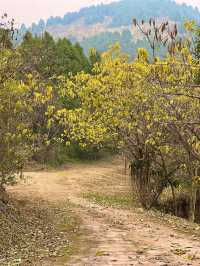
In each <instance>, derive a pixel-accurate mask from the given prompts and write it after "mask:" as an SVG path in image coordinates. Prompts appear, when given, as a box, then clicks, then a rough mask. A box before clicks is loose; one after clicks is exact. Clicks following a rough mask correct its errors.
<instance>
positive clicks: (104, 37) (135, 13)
mask: <svg viewBox="0 0 200 266" xmlns="http://www.w3.org/2000/svg"><path fill="white" fill-rule="evenodd" d="M133 18H137V19H149V18H156V19H158V20H163V19H168V20H170V21H172V22H176V23H177V24H178V25H181V24H183V22H184V21H185V20H195V21H197V22H198V23H199V22H200V12H199V10H198V9H197V8H193V7H192V6H187V5H186V4H182V5H180V4H177V3H176V2H175V1H173V0H121V1H119V2H113V3H111V4H107V5H105V4H101V5H98V6H91V7H87V8H83V9H81V10H80V11H79V12H72V13H67V14H66V15H65V16H64V17H50V18H49V19H48V20H47V21H46V22H45V21H43V20H40V21H39V23H38V24H35V23H33V24H32V26H31V28H29V29H27V28H26V26H25V25H22V26H21V29H20V32H21V35H23V34H24V33H25V32H26V31H27V30H30V31H31V32H32V33H33V34H35V35H41V34H42V33H43V32H44V31H48V32H49V33H50V34H52V35H53V36H54V37H55V38H61V37H67V38H69V39H70V40H71V41H72V42H76V41H78V42H80V44H81V45H82V46H83V48H84V49H85V51H86V52H87V51H88V49H89V48H90V47H96V48H97V49H98V50H100V51H103V50H105V49H107V48H108V46H109V45H111V44H112V43H114V42H116V41H118V42H120V43H121V45H122V48H123V50H124V51H126V52H128V53H131V54H133V53H134V51H135V49H136V48H137V47H138V46H139V45H141V41H142V40H141V36H139V34H138V33H137V32H134V30H133V27H132V19H133Z"/></svg>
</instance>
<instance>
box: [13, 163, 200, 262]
mask: <svg viewBox="0 0 200 266" xmlns="http://www.w3.org/2000/svg"><path fill="white" fill-rule="evenodd" d="M123 172H124V169H123V162H121V161H120V160H119V159H118V160H114V161H112V162H111V161H107V162H102V161H101V162H96V163H91V164H78V165H77V164H76V165H73V164H72V165H71V166H68V167H66V168H64V169H61V170H56V171H41V172H40V171H38V172H29V173H26V175H27V176H29V178H28V179H27V181H26V182H24V183H21V184H19V185H17V186H15V187H11V188H9V193H12V195H14V196H15V197H16V198H18V199H20V198H21V197H22V198H24V197H25V198H28V199H31V200H32V201H38V198H39V199H41V200H42V201H45V202H48V204H56V205H58V206H63V204H64V203H65V202H67V201H69V202H70V204H71V210H72V211H73V212H74V214H75V215H77V216H79V217H80V219H81V224H82V225H81V230H82V231H84V236H83V237H81V238H79V239H78V240H77V243H75V244H76V245H77V250H76V252H72V254H71V257H70V259H69V258H68V257H67V259H65V256H64V254H63V257H59V256H58V257H56V256H55V257H54V258H50V257H49V258H44V259H40V260H39V259H38V260H34V262H33V261H32V262H30V263H29V264H23V263H22V265H35V266H42V265H44V266H61V265H70V266H72V265H76V266H95V265H98V266H107V265H120V266H126V265H149V266H150V265H160V266H164V265H169V266H178V265H200V240H199V237H198V235H199V234H198V232H197V233H195V234H194V233H193V232H192V231H191V232H192V233H191V234H188V233H184V232H181V231H179V230H177V225H176V226H174V225H173V223H171V225H169V223H168V222H167V220H168V218H166V217H165V218H163V219H162V216H156V215H151V213H146V212H145V211H144V210H142V209H141V208H136V207H133V208H129V207H128V206H127V208H119V207H120V206H119V207H118V208H116V207H112V206H110V205H109V204H108V205H106V202H105V204H100V203H99V204H98V202H95V203H94V202H93V201H92V199H91V200H90V199H87V197H85V195H87V194H88V193H91V192H93V193H102V194H103V195H111V196H112V195H116V197H117V196H122V195H125V194H127V193H131V191H130V184H129V182H130V181H129V178H128V176H125V175H124V173H123ZM172 220H173V218H172ZM180 223H183V224H184V221H183V220H181V219H180ZM191 226H192V228H193V227H194V228H196V231H198V230H199V227H198V226H197V225H191ZM183 228H184V226H183Z"/></svg>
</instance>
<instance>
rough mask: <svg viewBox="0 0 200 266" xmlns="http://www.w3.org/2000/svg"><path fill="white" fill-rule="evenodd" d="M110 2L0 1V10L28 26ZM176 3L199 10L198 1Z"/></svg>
mask: <svg viewBox="0 0 200 266" xmlns="http://www.w3.org/2000/svg"><path fill="white" fill-rule="evenodd" d="M112 1H116V0H0V10H1V13H4V12H6V13H8V15H9V17H13V18H15V20H16V22H17V23H22V22H24V23H26V24H30V23H31V22H34V21H35V22H36V21H38V19H39V18H43V19H47V18H48V17H49V16H62V15H64V14H65V13H66V12H68V11H74V10H78V9H80V8H81V7H84V6H88V5H92V4H98V3H102V2H103V3H109V2H112ZM133 1H134V0H133ZM160 1H162V0H160ZM176 1H177V2H179V3H182V2H185V3H188V4H193V5H196V6H198V7H199V8H200V0H176Z"/></svg>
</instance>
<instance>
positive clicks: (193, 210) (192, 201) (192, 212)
mask: <svg viewBox="0 0 200 266" xmlns="http://www.w3.org/2000/svg"><path fill="white" fill-rule="evenodd" d="M197 190H198V189H197V186H196V185H195V184H194V183H192V187H191V195H190V213H189V220H190V222H194V221H195V213H196V202H197Z"/></svg>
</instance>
